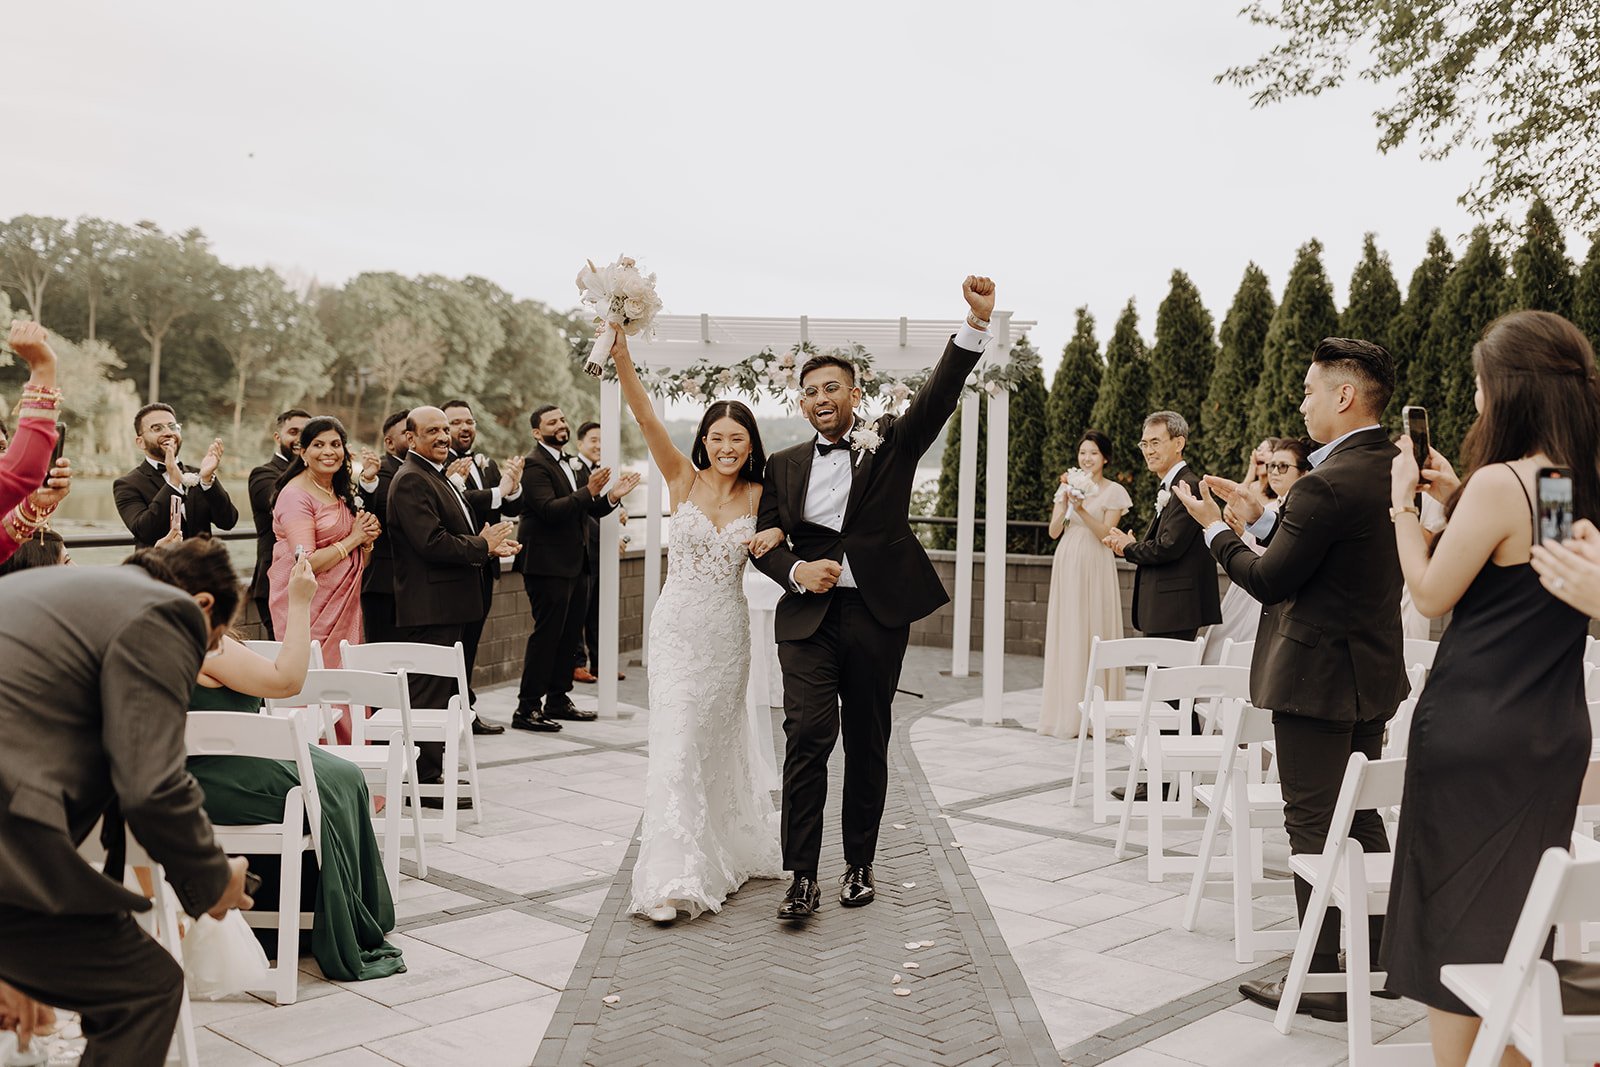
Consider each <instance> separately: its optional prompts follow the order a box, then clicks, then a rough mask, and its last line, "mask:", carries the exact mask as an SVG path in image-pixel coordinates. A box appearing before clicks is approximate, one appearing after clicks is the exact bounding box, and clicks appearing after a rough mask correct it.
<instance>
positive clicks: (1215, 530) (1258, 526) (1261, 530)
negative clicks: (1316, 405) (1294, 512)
mask: <svg viewBox="0 0 1600 1067" xmlns="http://www.w3.org/2000/svg"><path fill="white" fill-rule="evenodd" d="M1380 428H1381V427H1379V425H1378V424H1377V423H1373V424H1372V425H1371V426H1363V427H1361V428H1360V429H1358V430H1351V431H1350V432H1348V433H1342V434H1340V435H1339V436H1338V437H1335V438H1334V439H1333V440H1332V441H1329V442H1328V443H1327V444H1325V445H1323V446H1322V447H1321V448H1319V449H1317V450H1316V451H1315V452H1313V453H1311V454H1310V455H1309V456H1307V457H1306V462H1308V463H1310V464H1311V469H1312V470H1316V469H1317V468H1318V467H1320V466H1322V464H1323V463H1324V461H1326V460H1327V458H1328V457H1329V456H1331V455H1333V450H1334V449H1336V448H1338V447H1339V446H1340V445H1342V444H1343V443H1344V441H1345V438H1347V437H1353V436H1355V435H1356V434H1358V433H1366V432H1367V431H1368V430H1377V429H1380ZM1277 526H1278V511H1277V509H1272V508H1269V509H1268V510H1266V511H1263V512H1262V513H1261V517H1260V518H1259V519H1257V520H1256V521H1255V522H1252V523H1251V524H1250V525H1249V526H1246V527H1245V530H1246V531H1248V532H1249V534H1250V536H1252V537H1254V538H1255V539H1256V540H1257V541H1265V540H1266V539H1267V538H1268V537H1269V536H1270V535H1271V534H1272V531H1273V530H1275V529H1276V528H1277ZM1227 528H1228V524H1227V523H1225V522H1223V521H1221V520H1220V519H1219V520H1217V521H1216V522H1214V523H1212V524H1211V525H1210V526H1207V527H1206V529H1205V539H1206V547H1207V548H1210V547H1211V542H1212V541H1215V540H1216V539H1217V535H1218V534H1220V533H1221V532H1222V531H1223V530H1226V529H1227Z"/></svg>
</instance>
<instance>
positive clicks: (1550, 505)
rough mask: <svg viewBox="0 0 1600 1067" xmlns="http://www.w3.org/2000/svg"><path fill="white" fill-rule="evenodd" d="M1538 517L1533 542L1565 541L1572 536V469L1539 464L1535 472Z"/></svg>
mask: <svg viewBox="0 0 1600 1067" xmlns="http://www.w3.org/2000/svg"><path fill="white" fill-rule="evenodd" d="M1537 486H1538V493H1537V499H1538V502H1539V521H1538V522H1537V523H1535V524H1534V527H1533V542H1534V544H1539V543H1541V542H1544V541H1565V540H1567V539H1569V538H1570V537H1571V536H1572V471H1571V470H1570V469H1568V468H1566V467H1540V468H1539V475H1538V482H1537Z"/></svg>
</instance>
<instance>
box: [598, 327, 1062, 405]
mask: <svg viewBox="0 0 1600 1067" xmlns="http://www.w3.org/2000/svg"><path fill="white" fill-rule="evenodd" d="M824 354H826V355H832V356H839V357H841V358H843V359H846V360H848V361H849V362H850V363H851V364H852V365H854V366H855V368H856V384H857V385H859V386H860V387H861V393H862V395H863V396H864V397H866V398H867V399H869V400H882V401H884V403H885V405H886V407H887V408H888V409H889V410H895V411H898V410H899V409H900V408H901V407H903V406H904V405H905V403H906V401H907V400H909V399H910V398H911V395H912V394H913V393H915V392H916V391H917V390H918V389H920V388H922V386H923V385H925V384H926V383H927V381H928V375H929V373H930V371H928V370H917V371H912V372H910V373H908V374H904V375H895V374H889V373H886V372H884V371H881V370H878V369H877V368H876V367H874V366H873V361H872V353H870V352H868V351H867V350H866V348H864V347H863V346H861V345H859V344H855V343H851V344H849V345H844V346H841V347H838V348H829V349H822V348H818V347H817V346H816V345H814V344H812V343H811V342H809V341H802V342H801V343H799V344H796V345H794V346H793V347H791V348H788V349H785V350H784V351H782V352H778V351H775V350H774V349H773V348H772V347H771V346H770V345H769V346H768V347H766V348H763V349H762V350H761V351H759V352H757V353H755V354H754V355H752V356H747V357H745V358H744V359H742V360H740V361H738V362H737V363H717V362H714V361H712V360H708V359H702V360H699V361H698V362H696V363H693V364H691V365H690V366H688V367H685V368H683V369H681V370H651V369H649V368H648V367H642V366H641V367H640V368H639V377H640V379H641V380H642V381H643V382H644V384H645V386H646V387H647V388H649V389H650V391H651V392H653V393H656V394H657V395H659V396H664V397H666V398H667V399H668V400H688V401H695V402H704V403H709V402H710V401H713V400H717V399H721V398H724V397H727V396H729V395H730V394H733V395H738V396H743V397H747V398H749V399H752V400H759V399H762V398H768V399H772V400H785V401H789V402H791V403H792V402H793V401H794V400H795V398H796V396H797V395H798V393H799V391H800V368H801V367H803V366H804V365H805V362H806V360H808V359H810V358H811V357H812V356H817V355H824ZM580 359H581V357H580ZM1038 368H1039V354H1038V353H1037V352H1035V351H1034V350H1033V349H1032V347H1031V346H1028V345H1024V344H1020V343H1019V344H1018V345H1016V346H1014V347H1013V348H1012V349H1011V358H1010V360H1009V361H1007V362H1006V363H1005V364H1003V365H995V364H984V365H982V366H980V367H979V368H978V369H977V370H975V371H974V372H973V373H972V375H971V376H970V377H968V379H967V383H966V388H967V389H969V390H971V391H973V392H978V391H983V392H987V393H988V394H989V395H990V396H996V395H998V394H999V393H1002V392H1015V391H1016V390H1017V389H1018V388H1019V387H1020V386H1021V385H1022V382H1023V381H1024V380H1025V379H1026V378H1027V377H1028V375H1029V374H1030V373H1032V372H1034V371H1036V370H1038ZM616 376H617V369H616V364H615V363H612V362H610V361H609V360H608V361H607V362H606V368H605V378H606V380H608V381H610V380H614V379H615V378H616Z"/></svg>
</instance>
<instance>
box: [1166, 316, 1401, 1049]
mask: <svg viewBox="0 0 1600 1067" xmlns="http://www.w3.org/2000/svg"><path fill="white" fill-rule="evenodd" d="M1394 379H1395V372H1394V358H1393V357H1392V356H1390V355H1389V353H1388V351H1387V350H1385V349H1384V348H1383V347H1382V346H1381V345H1375V344H1373V343H1372V342H1370V341H1359V340H1353V339H1350V338H1344V337H1328V338H1324V339H1323V340H1322V342H1321V343H1319V344H1318V345H1317V348H1316V351H1315V352H1314V353H1312V356H1311V366H1310V368H1309V369H1307V371H1306V378H1305V399H1304V400H1303V401H1302V402H1301V404H1300V413H1301V414H1302V415H1304V416H1305V420H1306V432H1307V433H1308V434H1309V435H1310V437H1311V439H1312V440H1314V441H1324V442H1327V443H1326V444H1324V445H1323V446H1322V447H1321V448H1319V449H1317V450H1316V451H1315V452H1313V453H1311V455H1310V457H1309V458H1310V460H1311V471H1310V473H1308V474H1306V475H1305V476H1304V477H1302V478H1301V479H1300V480H1299V481H1297V482H1295V483H1294V487H1293V488H1291V489H1290V490H1289V492H1288V494H1287V495H1286V496H1285V497H1284V498H1283V504H1282V507H1280V508H1279V510H1278V511H1277V512H1276V513H1274V512H1265V511H1264V510H1263V509H1262V507H1261V505H1260V504H1259V503H1258V502H1256V501H1255V499H1254V498H1253V497H1252V496H1251V495H1250V494H1249V493H1246V492H1243V491H1242V489H1241V488H1240V486H1238V485H1237V484H1235V483H1233V482H1230V481H1228V480H1227V479H1225V478H1218V477H1215V476H1209V477H1207V478H1206V480H1205V486H1206V490H1205V491H1204V492H1201V493H1195V492H1193V491H1191V490H1190V489H1189V488H1188V487H1185V488H1183V489H1180V490H1179V492H1178V497H1177V500H1175V501H1174V503H1178V502H1181V503H1182V504H1183V506H1184V507H1185V508H1186V509H1188V510H1189V512H1190V513H1191V514H1192V515H1193V516H1194V518H1195V520H1196V521H1197V522H1198V523H1199V524H1200V525H1201V526H1203V527H1204V528H1205V539H1206V541H1208V542H1209V543H1210V546H1211V552H1212V554H1213V555H1215V556H1216V558H1217V562H1219V563H1221V564H1222V567H1223V569H1224V570H1226V571H1227V572H1228V577H1229V578H1231V579H1233V580H1234V581H1235V582H1238V583H1239V584H1240V585H1242V586H1243V587H1244V588H1245V591H1246V592H1248V593H1249V594H1250V595H1251V596H1253V597H1255V598H1256V599H1257V600H1259V601H1260V602H1261V604H1262V605H1263V607H1262V611H1261V626H1260V630H1259V636H1258V637H1257V639H1256V648H1255V655H1254V658H1252V659H1251V661H1250V703H1252V704H1254V705H1255V706H1256V707H1258V708H1264V709H1270V710H1271V712H1272V728H1273V733H1274V734H1275V735H1276V740H1277V743H1278V772H1279V780H1280V781H1281V782H1282V784H1283V805H1284V807H1283V821H1284V828H1285V829H1286V830H1287V831H1288V833H1289V851H1290V852H1291V853H1294V854H1295V855H1312V854H1316V853H1320V852H1321V851H1322V847H1323V845H1324V844H1326V843H1327V838H1328V829H1329V827H1330V826H1331V825H1332V822H1333V809H1334V806H1335V805H1336V804H1337V803H1338V800H1339V789H1340V786H1341V785H1342V784H1343V781H1344V773H1345V768H1346V766H1347V765H1348V764H1349V762H1350V756H1351V754H1353V753H1356V752H1360V753H1362V754H1363V755H1365V756H1366V757H1367V758H1368V759H1372V760H1375V759H1377V758H1378V757H1379V756H1380V755H1382V753H1383V730H1384V726H1385V725H1386V724H1387V723H1388V721H1389V719H1390V718H1392V717H1393V716H1394V712H1395V709H1396V708H1397V707H1399V705H1400V701H1401V700H1402V699H1404V698H1405V694H1406V689H1407V686H1408V683H1407V681H1406V673H1405V652H1404V647H1405V646H1404V643H1403V639H1402V631H1401V626H1400V591H1401V589H1402V588H1403V586H1404V581H1405V579H1404V576H1403V575H1402V574H1401V571H1400V556H1399V553H1398V551H1397V550H1396V548H1395V539H1394V532H1393V523H1394V520H1395V518H1396V515H1397V513H1396V511H1394V510H1393V509H1391V507H1390V498H1389V492H1390V484H1391V481H1390V467H1391V465H1392V464H1393V462H1394V457H1395V454H1396V451H1397V450H1396V448H1395V446H1394V444H1393V443H1392V442H1391V441H1390V440H1389V435H1388V434H1387V433H1385V432H1384V430H1383V426H1382V419H1383V411H1384V408H1385V407H1387V406H1388V403H1389V397H1390V396H1392V395H1393V394H1394ZM1212 491H1215V492H1216V493H1217V494H1218V495H1219V496H1221V497H1222V498H1223V499H1224V500H1226V501H1227V502H1228V503H1230V504H1231V505H1232V506H1233V508H1234V510H1235V512H1236V513H1237V514H1238V517H1239V518H1240V519H1241V520H1243V521H1244V522H1245V523H1247V524H1248V528H1249V530H1250V532H1251V533H1252V534H1254V535H1255V537H1256V540H1257V541H1258V542H1259V543H1260V544H1263V545H1265V546H1266V552H1265V553H1264V554H1262V555H1259V556H1258V555H1256V554H1255V552H1253V551H1251V549H1250V548H1249V546H1247V545H1246V544H1245V543H1244V542H1243V541H1242V540H1240V538H1239V536H1238V535H1237V534H1235V533H1234V532H1233V531H1232V530H1230V529H1229V528H1228V525H1227V524H1226V523H1225V522H1223V521H1222V513H1221V510H1220V509H1219V508H1218V506H1217V504H1216V502H1215V501H1214V500H1212V499H1211V492H1212ZM1350 836H1351V837H1352V838H1354V839H1355V840H1357V841H1359V842H1360V843H1361V847H1362V848H1363V849H1364V850H1365V851H1366V852H1367V853H1369V854H1370V853H1374V852H1388V851H1389V836H1388V834H1387V833H1386V832H1385V830H1384V828H1383V819H1382V818H1381V817H1380V816H1379V815H1378V813H1377V812H1375V811H1370V810H1368V811H1358V812H1356V815H1355V821H1354V822H1353V823H1352V825H1351V828H1350ZM1294 889H1295V904H1296V905H1297V907H1298V910H1299V912H1300V917H1301V921H1304V919H1305V913H1306V905H1307V904H1308V903H1309V901H1310V899H1311V887H1310V885H1309V884H1308V883H1306V882H1305V881H1303V880H1302V879H1300V878H1296V879H1295V880H1294ZM1339 925H1340V920H1339V914H1338V909H1336V908H1329V909H1328V915H1327V918H1326V919H1325V920H1324V921H1323V924H1322V929H1321V930H1319V931H1318V933H1317V942H1316V947H1315V949H1313V951H1312V956H1311V970H1312V971H1314V972H1333V971H1337V970H1339V969H1340V968H1339ZM1357 929H1359V926H1358V927H1357ZM1368 933H1369V936H1370V940H1371V944H1372V958H1373V959H1377V958H1378V951H1377V950H1378V944H1379V942H1380V941H1381V940H1382V937H1383V918H1382V916H1373V917H1372V920H1371V922H1370V924H1369V926H1368ZM1239 992H1240V993H1242V994H1244V996H1245V997H1247V998H1248V999H1250V1000H1253V1001H1255V1002H1256V1003H1257V1004H1261V1005H1264V1006H1266V1007H1268V1008H1272V1009H1276V1008H1277V1007H1278V1002H1279V1001H1280V1000H1281V999H1282V997H1283V982H1282V980H1281V979H1280V980H1278V981H1253V982H1246V983H1244V984H1243V985H1241V986H1240V987H1239ZM1378 995H1380V996H1382V995H1383V994H1381V993H1380V994H1378ZM1391 996H1392V994H1391ZM1298 1010H1299V1012H1300V1014H1302V1015H1310V1016H1312V1017H1313V1018H1317V1019H1322V1020H1325V1021H1329V1022H1344V1021H1345V1020H1346V1018H1347V1013H1348V1010H1349V1006H1348V1004H1347V1003H1346V998H1345V995H1344V994H1343V993H1306V994H1303V995H1302V996H1301V998H1300V1005H1299V1008H1298Z"/></svg>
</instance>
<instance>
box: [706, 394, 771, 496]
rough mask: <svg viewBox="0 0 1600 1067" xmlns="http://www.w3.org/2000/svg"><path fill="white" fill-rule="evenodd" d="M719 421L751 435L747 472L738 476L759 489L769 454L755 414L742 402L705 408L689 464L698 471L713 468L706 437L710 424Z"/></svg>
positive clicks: (717, 403)
mask: <svg viewBox="0 0 1600 1067" xmlns="http://www.w3.org/2000/svg"><path fill="white" fill-rule="evenodd" d="M718 419H732V420H733V421H734V422H737V423H738V424H739V425H740V426H743V427H744V428H745V431H746V432H747V433H749V434H750V458H749V459H747V460H745V464H744V469H743V470H741V471H740V472H739V474H740V476H741V477H742V478H744V480H745V481H747V482H755V483H756V484H758V485H759V484H760V483H761V478H762V476H763V475H764V474H765V473H766V471H767V450H766V449H765V448H763V447H762V445H761V431H760V430H759V429H757V427H756V416H755V413H754V412H753V411H751V410H750V408H749V407H748V406H746V405H745V404H744V403H743V402H742V401H738V400H718V401H717V402H716V403H714V404H712V405H711V406H710V407H708V408H706V413H705V415H704V416H702V417H701V419H700V428H699V429H698V430H696V431H695V432H694V448H693V449H691V450H690V452H689V462H690V463H693V464H694V469H695V470H697V471H703V470H705V469H706V468H707V467H709V466H711V454H710V453H709V452H707V451H706V434H708V433H710V432H711V424H712V423H714V422H716V421H717V420H718Z"/></svg>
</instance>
